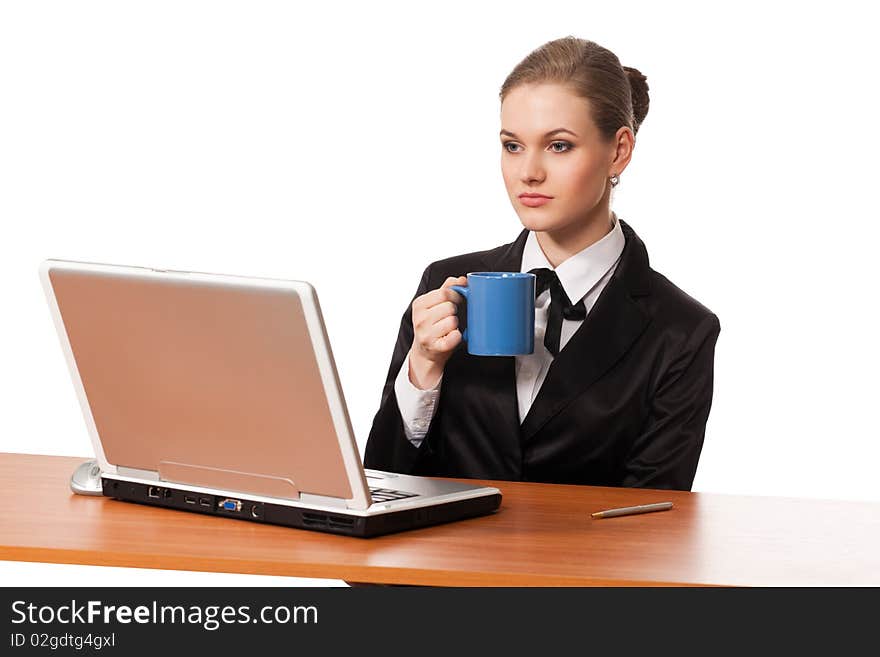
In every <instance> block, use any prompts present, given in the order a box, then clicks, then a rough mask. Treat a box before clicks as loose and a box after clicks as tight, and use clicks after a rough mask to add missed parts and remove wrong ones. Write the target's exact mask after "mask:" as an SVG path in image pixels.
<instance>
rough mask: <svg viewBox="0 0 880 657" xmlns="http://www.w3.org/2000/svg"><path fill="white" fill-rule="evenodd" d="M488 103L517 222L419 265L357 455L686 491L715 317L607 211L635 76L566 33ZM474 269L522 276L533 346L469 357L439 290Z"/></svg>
mask: <svg viewBox="0 0 880 657" xmlns="http://www.w3.org/2000/svg"><path fill="white" fill-rule="evenodd" d="M500 97H501V133H500V135H501V146H502V151H501V170H502V174H503V177H504V184H505V186H506V187H507V193H508V195H509V197H510V201H511V203H512V204H513V207H514V209H515V210H516V213H517V215H518V216H519V218H520V220H521V222H522V225H523V226H524V229H523V231H522V232H521V233H520V235H519V237H517V239H516V240H515V241H513V242H511V243H509V244H505V245H502V246H499V247H497V248H495V249H490V250H488V251H480V252H475V253H468V254H464V255H459V256H454V257H451V258H446V259H444V260H439V261H436V262H432V263H431V264H430V265H428V267H427V268H426V269H425V271H424V274H423V275H422V280H421V282H420V283H419V286H418V289H417V290H416V294H415V298H414V299H413V302H412V304H411V306H410V307H409V308H408V309H407V311H406V312H405V313H404V315H403V319H402V320H401V325H400V333H399V335H398V338H397V344H396V346H395V349H394V353H393V355H392V358H391V366H390V368H389V370H388V375H387V379H386V383H385V387H384V391H383V394H382V400H381V405H380V407H379V411H378V412H377V414H376V416H375V419H374V421H373V427H372V430H371V431H370V436H369V439H368V442H367V448H366V453H365V457H364V462H365V465H366V466H367V467H368V468H375V469H380V470H390V471H394V472H402V473H408V474H419V475H436V476H450V477H467V478H479V479H502V480H523V481H541V482H554V483H570V484H589V485H598V486H639V487H648V488H670V489H681V490H690V489H691V486H692V485H693V479H694V474H695V472H696V469H697V462H698V460H699V456H700V451H701V449H702V444H703V437H704V433H705V427H706V420H707V418H708V416H709V409H710V406H711V403H712V379H713V360H714V351H715V342H716V340H717V338H718V333H719V330H720V326H719V322H718V318H717V317H716V316H715V315H714V314H713V313H712V312H711V311H709V310H708V309H707V308H706V307H704V306H703V305H701V304H700V303H699V302H697V301H696V300H694V299H693V298H691V297H689V296H688V295H687V294H685V293H684V292H683V291H681V290H680V289H678V288H677V287H676V286H675V285H673V284H672V283H671V282H670V281H669V280H668V279H666V278H665V277H664V276H662V275H661V274H659V273H657V272H655V271H654V270H652V269H651V268H650V267H649V264H648V254H647V251H646V249H645V245H644V244H643V243H642V241H641V240H640V239H639V237H638V236H637V235H636V233H635V231H634V230H633V229H632V228H631V227H630V226H629V225H628V224H627V223H626V222H624V221H622V220H620V219H618V218H617V216H616V215H615V214H614V213H613V212H612V211H611V210H610V200H611V192H612V189H613V188H614V186H615V185H617V184H618V182H619V180H620V176H621V174H622V173H623V171H624V170H625V169H626V167H627V165H628V164H629V161H630V158H631V157H632V152H633V147H634V145H635V135H636V133H637V132H638V129H639V126H640V125H641V123H642V121H643V120H644V118H645V115H646V114H647V111H648V86H647V84H646V82H645V76H643V75H642V74H641V73H639V71H637V70H636V69H632V68H628V67H622V66H621V65H620V62H619V60H618V58H617V57H616V56H615V55H614V54H613V53H612V52H610V51H608V50H607V49H605V48H603V47H601V46H599V45H597V44H596V43H593V42H591V41H585V40H583V39H577V38H574V37H566V38H563V39H558V40H555V41H551V42H549V43H546V44H545V45H543V46H542V47H540V48H538V49H537V50H535V51H534V52H532V53H531V54H529V55H528V56H527V57H526V58H525V59H524V60H523V61H522V62H520V63H519V64H518V65H517V66H516V68H515V69H514V70H513V72H512V73H511V74H510V75H509V76H508V78H507V79H506V80H505V82H504V84H503V86H502V87H501V93H500ZM475 271H533V272H535V273H536V275H537V276H538V278H537V281H538V287H537V289H536V292H537V297H536V300H535V324H536V326H535V353H533V354H530V355H527V356H508V357H483V356H472V355H470V354H468V352H467V348H466V345H465V344H464V343H463V342H462V338H461V331H460V328H459V324H458V319H459V317H458V314H457V312H458V308H459V304H461V303H462V302H463V298H462V297H461V296H460V295H459V294H458V293H457V292H455V291H454V290H451V289H450V286H451V285H455V284H459V285H462V284H466V282H467V279H466V277H465V275H466V274H467V273H468V272H475ZM462 307H463V306H462ZM462 328H463V327H462Z"/></svg>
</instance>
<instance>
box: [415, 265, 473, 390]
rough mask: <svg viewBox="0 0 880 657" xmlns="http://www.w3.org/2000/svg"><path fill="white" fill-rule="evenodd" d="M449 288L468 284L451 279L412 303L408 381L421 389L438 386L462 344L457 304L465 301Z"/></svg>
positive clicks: (460, 277)
mask: <svg viewBox="0 0 880 657" xmlns="http://www.w3.org/2000/svg"><path fill="white" fill-rule="evenodd" d="M451 285H467V276H459V277H458V278H454V277H452V276H450V277H449V278H447V279H446V282H444V283H443V285H442V286H440V287H439V288H437V289H436V290H431V291H430V292H426V293H425V294H423V295H422V296H420V297H416V299H415V300H414V301H413V303H412V323H413V331H414V335H413V344H412V348H411V349H410V352H409V380H410V381H411V382H412V384H413V385H414V386H416V387H417V388H420V389H421V390H428V389H429V388H433V387H434V386H435V385H437V381H439V380H440V377H441V375H442V374H443V368H444V367H446V361H448V360H449V359H450V358H451V357H452V353H453V352H454V351H455V348H456V347H457V346H458V345H459V344H460V343H461V331H459V330H458V315H457V314H456V313H457V311H458V304H459V303H463V302H464V299H463V298H462V296H461V295H460V294H459V293H458V292H456V291H455V290H452V289H450V286H451Z"/></svg>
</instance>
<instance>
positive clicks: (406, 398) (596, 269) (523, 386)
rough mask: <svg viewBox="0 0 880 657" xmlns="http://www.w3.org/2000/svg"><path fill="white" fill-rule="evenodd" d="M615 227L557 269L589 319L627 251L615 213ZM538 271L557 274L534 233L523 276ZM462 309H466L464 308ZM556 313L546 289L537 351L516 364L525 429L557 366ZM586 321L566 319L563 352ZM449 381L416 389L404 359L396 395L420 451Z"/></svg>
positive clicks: (538, 313)
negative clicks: (550, 343)
mask: <svg viewBox="0 0 880 657" xmlns="http://www.w3.org/2000/svg"><path fill="white" fill-rule="evenodd" d="M612 219H613V221H614V226H613V227H612V228H611V230H610V231H609V232H608V234H606V235H605V237H603V238H602V239H600V240H599V241H598V242H595V243H593V244H591V245H590V246H588V247H587V248H585V249H583V250H582V251H579V252H578V253H576V254H574V255H573V256H571V257H569V258H567V259H566V260H565V261H564V262H562V263H560V265H559V266H558V267H556V268H555V271H556V275H557V276H558V277H559V280H560V282H561V283H562V287H563V289H564V290H565V293H566V294H567V295H568V298H569V299H570V300H571V302H572V303H577V301H578V300H580V299H583V300H584V306H585V307H586V310H587V314H589V313H590V311H591V310H592V308H593V305H594V304H595V303H596V299H598V298H599V295H600V294H601V293H602V290H604V289H605V286H606V285H607V284H608V281H609V280H610V279H611V276H612V274H614V270H615V269H617V263H618V262H619V261H620V254H621V253H622V252H623V245H624V242H625V238H624V236H623V230H622V229H621V227H620V222H619V221H618V220H617V215H616V214H614V213H612ZM536 267H546V268H547V269H554V268H553V266H552V265H551V264H550V263H549V262H548V260H547V256H545V255H544V252H543V251H542V250H541V246H540V244H538V239H537V237H536V236H535V233H534V232H531V231H530V232H529V234H528V237H527V238H526V244H525V248H524V249H523V256H522V264H521V266H520V271H522V272H527V271H529V270H531V269H535V268H536ZM461 307H462V308H463V307H464V306H461ZM549 308H550V290H549V289H548V290H545V291H544V292H542V293H541V294H540V295H538V297H537V298H536V299H535V351H534V353H531V354H526V355H524V356H514V358H515V359H516V393H517V402H518V405H519V421H520V424H522V422H523V420H524V419H525V417H526V414H528V412H529V408H531V406H532V402H533V401H534V399H535V397H536V396H537V394H538V391H539V390H540V389H541V385H542V384H543V383H544V378H545V377H546V376H547V370H549V369H550V364H551V363H552V362H553V354H551V353H550V352H549V351H547V348H546V347H545V346H544V332H545V330H546V328H547V316H548V313H549ZM583 321H584V320H570V319H563V320H562V331H561V336H560V339H559V351H560V353H561V352H562V350H563V349H564V348H565V345H566V343H567V342H568V341H569V340H570V339H571V336H572V335H574V332H575V331H577V330H578V328H580V325H581V324H582V323H583ZM442 381H443V376H442V375H441V376H440V379H439V380H438V381H437V383H436V384H435V385H434V387H433V388H430V389H428V390H421V389H419V388H417V387H416V386H415V385H413V383H412V381H410V378H409V354H407V356H406V358H404V360H403V365H402V366H401V368H400V372H399V373H398V375H397V378H396V379H395V381H394V393H395V395H396V396H397V405H398V408H399V409H400V415H401V417H402V418H403V427H404V431H405V432H406V437H407V438H408V439H409V440H410V442H411V443H413V445H415V446H416V447H418V446H419V445H420V444H421V442H422V440H423V439H424V437H425V434H427V433H428V426H429V424H430V423H431V420H432V418H433V417H434V412H435V411H436V408H437V400H438V398H439V396H440V383H441V382H442Z"/></svg>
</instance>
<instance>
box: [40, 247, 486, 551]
mask: <svg viewBox="0 0 880 657" xmlns="http://www.w3.org/2000/svg"><path fill="white" fill-rule="evenodd" d="M40 278H41V281H42V283H43V288H44V291H45V293H46V298H47V301H48V303H49V307H50V311H51V314H52V318H53V321H54V323H55V327H56V329H57V331H58V336H59V339H60V341H61V347H62V350H63V352H64V356H65V358H66V360H67V364H68V367H69V370H70V374H71V377H72V380H73V384H74V388H75V390H76V393H77V396H78V398H79V402H80V406H81V407H82V412H83V416H84V418H85V422H86V425H87V427H88V431H89V434H90V437H91V440H92V444H93V447H94V450H95V456H96V460H97V462H98V464H99V465H100V468H101V491H102V493H103V495H104V496H107V497H111V498H115V499H117V500H123V501H126V502H137V503H140V504H147V505H151V506H157V507H163V508H166V509H174V510H178V511H189V512H192V513H201V514H208V515H213V516H222V517H226V518H235V519H238V520H247V521H251V522H260V523H272V524H277V525H285V526H288V527H296V528H301V529H312V530H318V531H323V532H331V533H335V534H346V535H349V536H360V537H369V536H377V535H381V534H387V533H391V532H397V531H402V530H407V529H414V528H417V527H423V526H427V525H434V524H438V523H444V522H449V521H453V520H461V519H464V518H470V517H474V516H480V515H484V514H489V513H492V512H495V511H496V510H497V509H498V507H499V506H500V503H501V492H500V491H499V490H498V489H497V488H494V487H490V486H479V485H473V484H467V483H459V482H454V481H446V480H442V479H432V478H427V477H417V476H410V475H404V474H398V473H392V472H381V471H376V470H365V469H364V467H363V465H362V463H361V459H360V455H359V452H358V448H357V444H356V442H355V437H354V433H353V431H352V427H351V421H350V419H349V414H348V409H347V407H346V404H345V399H344V397H343V394H342V386H341V385H340V382H339V376H338V373H337V371H336V364H335V362H334V359H333V354H332V351H331V349H330V342H329V339H328V337H327V331H326V328H325V325H324V320H323V317H322V314H321V308H320V305H319V303H318V295H317V293H316V291H315V288H314V287H313V286H312V285H310V284H309V283H308V282H306V281H297V280H278V279H268V278H252V277H242V276H226V275H219V274H207V273H201V272H187V271H174V270H165V269H152V268H148V267H133V266H122V265H109V264H98V263H87V262H74V261H68V260H55V259H51V260H46V261H44V262H43V263H42V264H41V265H40Z"/></svg>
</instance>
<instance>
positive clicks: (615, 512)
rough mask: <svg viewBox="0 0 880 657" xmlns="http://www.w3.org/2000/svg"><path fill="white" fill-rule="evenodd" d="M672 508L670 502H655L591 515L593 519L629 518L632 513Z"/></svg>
mask: <svg viewBox="0 0 880 657" xmlns="http://www.w3.org/2000/svg"><path fill="white" fill-rule="evenodd" d="M671 508H672V502H657V503H656V504H642V505H640V506H625V507H622V508H620V509H608V510H607V511H597V512H596V513H594V514H592V515H593V517H594V518H613V517H614V516H629V515H632V514H634V513H650V512H651V511H666V510H667V509H671Z"/></svg>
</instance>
